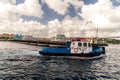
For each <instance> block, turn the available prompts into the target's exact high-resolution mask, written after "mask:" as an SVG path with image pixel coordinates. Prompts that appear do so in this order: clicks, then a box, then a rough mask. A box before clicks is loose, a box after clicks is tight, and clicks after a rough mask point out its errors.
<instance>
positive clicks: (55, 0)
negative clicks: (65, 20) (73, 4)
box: [44, 0, 69, 15]
mask: <svg viewBox="0 0 120 80" xmlns="http://www.w3.org/2000/svg"><path fill="white" fill-rule="evenodd" d="M44 3H46V4H47V5H48V6H49V8H51V9H53V10H54V11H56V12H57V13H58V14H61V15H64V14H65V13H67V11H68V9H67V8H68V7H69V5H68V4H67V3H66V2H65V1H62V0H52V1H51V0H44Z"/></svg>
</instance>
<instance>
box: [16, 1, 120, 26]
mask: <svg viewBox="0 0 120 80" xmlns="http://www.w3.org/2000/svg"><path fill="white" fill-rule="evenodd" d="M24 1H25V0H17V4H20V3H23V2H24ZM83 1H84V4H85V5H89V4H95V3H96V2H98V0H83ZM111 1H112V2H113V4H114V5H115V6H119V5H120V3H118V2H116V0H111ZM39 3H40V5H41V6H42V10H43V11H44V14H43V15H42V18H37V17H32V16H24V15H23V16H22V17H23V19H25V20H27V21H30V20H34V21H38V22H41V23H42V24H44V25H46V24H47V23H48V22H49V21H51V20H54V19H58V20H59V21H62V20H63V19H64V17H65V16H66V15H69V16H70V17H75V16H77V15H78V12H76V11H75V8H74V6H73V5H72V4H71V5H70V7H69V8H68V11H69V12H68V13H66V14H65V15H59V14H58V13H57V12H55V11H54V10H53V9H50V8H49V7H48V5H47V4H45V3H42V2H41V0H39ZM79 11H80V10H79Z"/></svg>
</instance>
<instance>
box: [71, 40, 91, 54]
mask: <svg viewBox="0 0 120 80" xmlns="http://www.w3.org/2000/svg"><path fill="white" fill-rule="evenodd" d="M70 49H71V53H73V54H74V53H78V54H81V53H84V54H85V53H89V52H91V51H92V45H91V43H90V42H87V41H72V42H71V45H70Z"/></svg>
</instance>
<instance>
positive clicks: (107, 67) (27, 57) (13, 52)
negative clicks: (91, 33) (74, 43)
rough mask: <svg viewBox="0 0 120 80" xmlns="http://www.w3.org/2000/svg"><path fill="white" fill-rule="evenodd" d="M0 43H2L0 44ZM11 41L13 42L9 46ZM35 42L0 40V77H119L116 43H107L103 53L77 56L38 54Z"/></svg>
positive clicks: (15, 79) (80, 79) (58, 79)
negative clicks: (84, 57) (98, 56)
mask: <svg viewBox="0 0 120 80" xmlns="http://www.w3.org/2000/svg"><path fill="white" fill-rule="evenodd" d="M3 45H4V46H3ZM10 45H13V46H10ZM39 49H41V48H40V47H38V46H31V45H24V44H18V43H11V42H4V43H3V42H0V79H2V80H10V79H11V80H119V79H120V77H119V76H120V63H119V61H120V54H119V52H120V45H110V46H109V47H108V48H107V49H106V50H107V57H105V58H103V59H97V60H80V59H78V58H69V57H49V56H41V55H39V54H38V51H39Z"/></svg>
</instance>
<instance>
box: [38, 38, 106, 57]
mask: <svg viewBox="0 0 120 80" xmlns="http://www.w3.org/2000/svg"><path fill="white" fill-rule="evenodd" d="M105 46H108V45H107V44H99V43H96V42H94V41H92V43H91V41H90V39H87V38H77V39H75V38H72V40H70V41H67V42H66V46H65V47H62V48H61V47H60V48H59V47H55V48H53V47H47V48H43V49H42V50H40V51H39V53H40V54H42V55H47V56H76V57H79V58H80V59H95V58H100V57H103V56H105V53H106V51H105Z"/></svg>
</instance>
